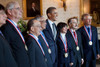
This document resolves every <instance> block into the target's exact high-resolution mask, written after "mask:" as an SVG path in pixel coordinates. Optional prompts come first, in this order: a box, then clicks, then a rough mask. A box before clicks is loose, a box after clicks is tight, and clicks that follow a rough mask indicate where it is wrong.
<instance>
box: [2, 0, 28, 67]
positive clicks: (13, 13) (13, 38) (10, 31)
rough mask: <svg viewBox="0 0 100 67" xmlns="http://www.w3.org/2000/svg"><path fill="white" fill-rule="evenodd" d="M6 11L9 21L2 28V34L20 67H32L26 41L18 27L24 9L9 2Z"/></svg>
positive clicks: (15, 3)
mask: <svg viewBox="0 0 100 67" xmlns="http://www.w3.org/2000/svg"><path fill="white" fill-rule="evenodd" d="M6 10H7V11H6V12H7V16H8V18H9V19H7V21H6V22H7V23H6V24H5V25H4V26H3V27H2V32H3V34H4V36H5V38H6V39H7V41H8V43H9V44H10V46H11V48H12V52H13V55H14V59H15V60H16V62H17V64H18V67H30V63H29V57H28V54H27V48H26V45H25V40H24V37H23V35H22V33H21V31H20V30H19V28H18V26H17V22H18V21H19V20H20V18H22V9H21V8H20V6H19V4H18V2H9V3H8V4H7V6H6Z"/></svg>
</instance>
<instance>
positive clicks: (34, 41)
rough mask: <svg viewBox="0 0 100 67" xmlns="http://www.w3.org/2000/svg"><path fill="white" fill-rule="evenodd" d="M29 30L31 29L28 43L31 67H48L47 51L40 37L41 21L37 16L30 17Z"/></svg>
mask: <svg viewBox="0 0 100 67" xmlns="http://www.w3.org/2000/svg"><path fill="white" fill-rule="evenodd" d="M27 30H28V31H29V34H28V36H27V40H26V44H27V47H28V54H29V59H30V64H31V67H47V64H46V62H47V58H46V52H45V51H44V48H43V47H42V43H41V41H40V39H39V37H38V36H39V35H40V31H41V24H40V22H39V21H38V20H37V19H36V18H34V19H30V20H29V21H28V23H27Z"/></svg>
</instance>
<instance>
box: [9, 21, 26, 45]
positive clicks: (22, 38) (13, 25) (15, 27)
mask: <svg viewBox="0 0 100 67" xmlns="http://www.w3.org/2000/svg"><path fill="white" fill-rule="evenodd" d="M7 21H8V22H10V23H11V24H12V25H13V27H14V28H15V29H16V31H17V32H18V34H19V35H20V37H21V39H22V41H23V43H24V44H25V40H24V37H23V35H22V34H21V32H20V31H19V29H18V28H17V27H16V26H15V25H14V23H13V21H12V20H10V19H7Z"/></svg>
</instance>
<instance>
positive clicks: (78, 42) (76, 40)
mask: <svg viewBox="0 0 100 67" xmlns="http://www.w3.org/2000/svg"><path fill="white" fill-rule="evenodd" d="M68 26H69V30H68V31H67V34H66V36H67V37H68V40H69V41H68V42H69V43H70V44H71V47H72V49H73V56H74V61H73V63H70V66H71V67H81V64H83V63H84V59H83V47H82V39H81V34H80V32H79V31H77V28H78V19H77V17H72V18H69V19H68Z"/></svg>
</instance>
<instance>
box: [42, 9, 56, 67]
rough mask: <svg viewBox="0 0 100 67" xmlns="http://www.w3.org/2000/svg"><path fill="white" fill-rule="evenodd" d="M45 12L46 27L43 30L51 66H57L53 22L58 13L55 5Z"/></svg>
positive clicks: (54, 26)
mask: <svg viewBox="0 0 100 67" xmlns="http://www.w3.org/2000/svg"><path fill="white" fill-rule="evenodd" d="M46 13H47V16H48V19H47V20H46V23H47V25H46V29H44V30H43V32H44V34H45V37H46V39H47V42H48V44H49V47H50V49H51V57H52V61H53V67H57V45H56V38H57V30H56V25H55V23H54V22H55V21H56V19H57V16H58V14H57V10H56V8H55V7H49V8H48V9H47V11H46Z"/></svg>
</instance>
